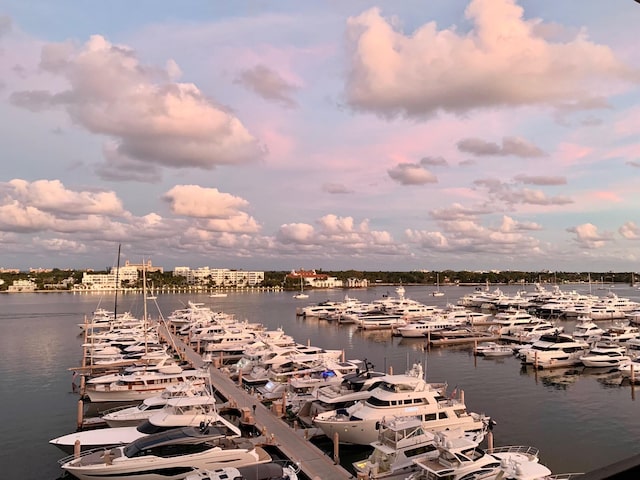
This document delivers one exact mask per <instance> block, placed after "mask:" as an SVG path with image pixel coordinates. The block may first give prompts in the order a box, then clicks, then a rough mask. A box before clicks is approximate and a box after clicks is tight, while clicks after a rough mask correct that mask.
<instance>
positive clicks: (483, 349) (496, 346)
mask: <svg viewBox="0 0 640 480" xmlns="http://www.w3.org/2000/svg"><path fill="white" fill-rule="evenodd" d="M473 353H474V354H475V355H479V356H482V357H510V356H512V355H513V348H512V347H510V346H509V345H504V344H501V343H497V342H483V343H479V344H478V345H477V346H476V347H475V348H474V349H473Z"/></svg>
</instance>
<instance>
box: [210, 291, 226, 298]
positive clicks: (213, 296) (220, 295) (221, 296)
mask: <svg viewBox="0 0 640 480" xmlns="http://www.w3.org/2000/svg"><path fill="white" fill-rule="evenodd" d="M226 296H227V294H226V293H223V292H214V293H212V294H211V295H209V298H225V297H226Z"/></svg>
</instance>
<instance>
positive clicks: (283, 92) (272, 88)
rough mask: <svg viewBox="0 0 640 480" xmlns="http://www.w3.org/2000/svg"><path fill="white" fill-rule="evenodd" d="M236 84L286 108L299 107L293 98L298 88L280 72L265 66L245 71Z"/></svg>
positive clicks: (241, 73) (257, 66)
mask: <svg viewBox="0 0 640 480" xmlns="http://www.w3.org/2000/svg"><path fill="white" fill-rule="evenodd" d="M235 83H239V84H241V85H244V86H245V87H247V88H248V89H249V90H251V91H252V92H254V93H256V94H258V95H260V96H261V97H262V98H264V99H265V100H269V101H275V102H277V103H279V104H281V105H283V106H284V107H287V108H295V107H297V106H298V104H297V103H296V101H295V100H294V99H293V98H292V95H293V93H295V91H296V90H297V87H296V86H294V85H291V84H290V83H287V82H286V81H285V80H284V79H283V78H282V77H281V76H280V74H279V73H278V72H276V71H275V70H272V69H271V68H269V67H267V66H265V65H256V66H255V67H253V68H250V69H247V70H243V71H242V72H240V74H239V75H238V77H237V78H236V80H235Z"/></svg>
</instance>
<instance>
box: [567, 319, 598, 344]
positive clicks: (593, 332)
mask: <svg viewBox="0 0 640 480" xmlns="http://www.w3.org/2000/svg"><path fill="white" fill-rule="evenodd" d="M604 332H605V330H604V328H602V327H600V326H599V325H598V324H597V323H595V322H594V321H593V320H592V319H591V318H590V317H586V316H579V317H578V322H577V323H576V326H575V327H574V328H573V332H572V333H571V335H573V338H577V339H580V340H584V341H585V342H587V343H589V344H591V343H595V342H597V341H599V340H600V339H601V338H602V334H603V333H604Z"/></svg>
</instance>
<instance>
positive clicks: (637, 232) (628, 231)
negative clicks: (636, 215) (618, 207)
mask: <svg viewBox="0 0 640 480" xmlns="http://www.w3.org/2000/svg"><path fill="white" fill-rule="evenodd" d="M618 233H620V235H622V236H623V237H624V238H626V239H627V240H638V239H640V228H639V227H638V226H637V225H636V224H635V222H626V223H625V224H624V225H622V226H621V227H620V228H619V229H618Z"/></svg>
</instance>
